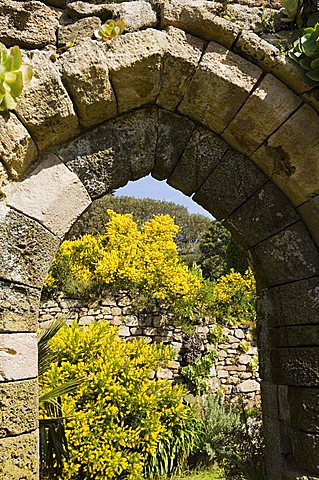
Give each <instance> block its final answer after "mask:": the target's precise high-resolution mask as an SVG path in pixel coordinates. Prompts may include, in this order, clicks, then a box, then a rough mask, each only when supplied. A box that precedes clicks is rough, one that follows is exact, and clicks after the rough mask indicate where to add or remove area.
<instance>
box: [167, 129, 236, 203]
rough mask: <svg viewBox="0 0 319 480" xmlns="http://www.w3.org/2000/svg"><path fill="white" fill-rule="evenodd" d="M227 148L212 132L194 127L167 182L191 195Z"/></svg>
mask: <svg viewBox="0 0 319 480" xmlns="http://www.w3.org/2000/svg"><path fill="white" fill-rule="evenodd" d="M227 148H228V146H227V143H226V142H224V141H223V140H222V139H221V138H220V137H218V136H217V135H215V134H214V133H212V132H210V131H209V130H207V129H206V128H201V127H198V128H196V129H195V130H194V131H193V133H192V136H191V138H190V140H189V142H188V144H187V147H186V148H185V151H184V153H183V155H182V157H181V159H180V161H179V162H178V164H177V165H176V167H175V169H174V171H173V173H172V174H171V175H170V177H169V178H168V181H167V183H168V184H169V185H171V186H172V187H174V188H177V189H178V190H181V191H182V192H183V193H185V194H186V195H192V194H193V193H194V192H196V190H198V189H199V187H200V186H201V185H202V184H203V182H204V181H205V180H206V178H207V177H208V176H209V174H210V173H211V172H212V170H213V169H214V168H215V167H216V165H217V164H218V162H219V161H220V160H221V159H222V158H223V155H224V154H225V153H226V151H227Z"/></svg>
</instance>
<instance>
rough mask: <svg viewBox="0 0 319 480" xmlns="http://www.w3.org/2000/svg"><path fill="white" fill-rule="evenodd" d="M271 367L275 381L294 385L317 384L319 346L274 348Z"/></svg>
mask: <svg viewBox="0 0 319 480" xmlns="http://www.w3.org/2000/svg"><path fill="white" fill-rule="evenodd" d="M271 368H272V374H273V379H274V381H275V382H276V383H279V384H282V385H290V386H296V387H299V386H300V387H302V386H304V387H316V386H319V347H309V348H306V347H305V348H302V347H299V348H274V349H273V350H272V353H271Z"/></svg>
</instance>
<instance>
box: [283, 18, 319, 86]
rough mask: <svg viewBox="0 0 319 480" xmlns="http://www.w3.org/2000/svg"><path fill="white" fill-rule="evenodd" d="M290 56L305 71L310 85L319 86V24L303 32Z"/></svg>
mask: <svg viewBox="0 0 319 480" xmlns="http://www.w3.org/2000/svg"><path fill="white" fill-rule="evenodd" d="M288 55H289V57H290V58H292V60H294V61H295V62H297V63H299V65H300V66H301V68H303V69H304V70H305V77H306V80H308V83H310V84H311V85H313V86H316V85H319V23H316V24H315V26H314V27H307V28H305V29H304V30H303V31H302V34H301V36H300V37H299V38H298V39H297V40H296V41H295V42H294V44H293V47H292V49H291V50H290V52H289V53H288Z"/></svg>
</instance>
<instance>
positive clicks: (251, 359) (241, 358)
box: [39, 296, 260, 406]
mask: <svg viewBox="0 0 319 480" xmlns="http://www.w3.org/2000/svg"><path fill="white" fill-rule="evenodd" d="M58 318H65V319H66V320H67V321H68V322H69V323H71V322H72V321H73V320H74V319H75V318H78V320H79V324H80V325H82V326H84V325H90V324H91V323H92V322H94V321H99V320H106V321H109V322H110V324H111V325H114V326H117V327H118V328H119V335H120V337H121V338H123V339H125V340H128V339H132V338H143V339H144V340H145V341H146V342H148V343H153V342H163V343H164V344H169V345H171V346H172V347H173V349H174V350H175V351H176V357H175V359H174V360H173V361H172V362H171V363H170V366H169V368H167V369H161V370H160V371H158V372H157V377H159V378H168V379H172V380H175V381H180V380H181V378H182V375H181V368H182V366H185V365H186V364H187V363H188V360H187V359H188V358H189V356H190V355H188V354H189V353H190V351H194V350H197V349H198V352H197V355H205V354H206V353H208V351H209V350H210V348H212V346H211V344H210V343H209V334H210V332H211V331H212V330H213V328H214V326H215V325H216V324H206V325H196V326H195V330H194V334H195V337H196V346H195V349H194V344H192V343H190V341H189V335H187V334H184V333H183V332H182V328H181V327H180V326H175V327H174V326H173V324H172V322H170V324H168V322H167V321H165V317H164V316H163V315H160V314H155V313H153V314H145V313H144V314H139V315H136V314H133V312H132V308H131V301H130V299H129V298H128V297H127V296H118V297H114V298H105V299H103V300H100V301H98V302H93V303H91V304H88V303H87V302H85V301H81V300H77V299H70V298H64V297H63V296H60V297H58V298H56V299H55V300H45V301H42V303H41V306H40V312H39V322H40V326H41V327H42V328H44V327H45V326H46V325H48V324H49V323H50V322H52V320H55V319H58ZM223 334H224V336H223V338H222V339H221V341H220V342H219V345H218V350H217V351H218V360H217V362H216V366H215V367H213V368H212V369H211V377H210V385H211V389H212V391H213V392H219V393H223V394H225V398H226V400H228V401H230V402H233V403H240V402H241V399H242V400H243V401H244V403H245V404H248V405H249V406H254V405H256V404H259V402H260V384H259V377H258V370H257V369H256V367H254V363H255V360H256V357H257V347H256V345H255V342H254V341H251V340H250V338H251V337H252V336H253V334H254V332H253V330H252V329H251V328H247V327H241V326H240V327H239V326H235V327H223ZM248 343H250V344H251V345H250V347H249V349H248V348H245V347H246V345H247V344H248ZM196 347H197V348H196ZM195 356H196V352H195ZM192 357H193V359H194V356H193V355H192Z"/></svg>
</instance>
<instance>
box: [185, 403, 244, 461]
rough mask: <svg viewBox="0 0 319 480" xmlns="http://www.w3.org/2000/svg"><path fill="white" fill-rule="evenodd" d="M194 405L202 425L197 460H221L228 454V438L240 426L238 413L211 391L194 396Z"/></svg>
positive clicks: (238, 429)
mask: <svg viewBox="0 0 319 480" xmlns="http://www.w3.org/2000/svg"><path fill="white" fill-rule="evenodd" d="M194 405H195V408H196V411H197V414H198V416H199V418H200V419H201V421H202V426H203V427H202V434H201V437H200V445H199V447H198V459H197V461H199V462H200V463H203V464H212V463H214V462H216V461H222V460H223V459H224V457H225V456H226V457H227V456H228V455H229V454H230V451H229V450H230V449H229V444H228V438H229V437H231V436H232V435H234V434H235V433H237V432H238V431H240V429H241V427H242V422H241V418H240V415H239V414H238V413H237V412H235V411H234V410H232V409H231V408H229V407H226V406H225V405H223V404H222V401H221V399H220V397H218V396H217V395H213V394H212V393H208V394H206V395H203V396H200V397H196V399H195V403H194Z"/></svg>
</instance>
